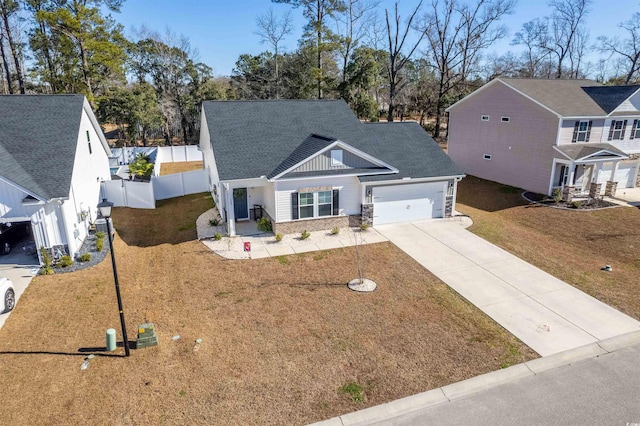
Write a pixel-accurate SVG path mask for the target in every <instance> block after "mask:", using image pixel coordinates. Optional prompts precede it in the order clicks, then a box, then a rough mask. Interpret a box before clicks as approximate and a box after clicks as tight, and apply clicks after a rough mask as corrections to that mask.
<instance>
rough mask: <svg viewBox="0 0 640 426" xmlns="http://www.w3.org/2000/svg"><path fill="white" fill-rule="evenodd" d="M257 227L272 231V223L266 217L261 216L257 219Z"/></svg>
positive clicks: (264, 230)
mask: <svg viewBox="0 0 640 426" xmlns="http://www.w3.org/2000/svg"><path fill="white" fill-rule="evenodd" d="M258 229H259V230H261V231H263V232H271V231H273V224H272V223H271V221H270V220H269V219H267V218H266V217H261V218H260V219H258Z"/></svg>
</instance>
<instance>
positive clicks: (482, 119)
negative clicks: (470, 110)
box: [480, 115, 489, 121]
mask: <svg viewBox="0 0 640 426" xmlns="http://www.w3.org/2000/svg"><path fill="white" fill-rule="evenodd" d="M480 121H489V116H488V115H481V116H480Z"/></svg>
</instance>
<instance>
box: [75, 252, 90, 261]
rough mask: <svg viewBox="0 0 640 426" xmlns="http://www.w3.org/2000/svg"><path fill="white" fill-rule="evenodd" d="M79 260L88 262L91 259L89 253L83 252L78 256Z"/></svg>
mask: <svg viewBox="0 0 640 426" xmlns="http://www.w3.org/2000/svg"><path fill="white" fill-rule="evenodd" d="M78 260H79V261H80V262H88V261H90V260H91V253H83V254H82V255H81V256H80V257H78Z"/></svg>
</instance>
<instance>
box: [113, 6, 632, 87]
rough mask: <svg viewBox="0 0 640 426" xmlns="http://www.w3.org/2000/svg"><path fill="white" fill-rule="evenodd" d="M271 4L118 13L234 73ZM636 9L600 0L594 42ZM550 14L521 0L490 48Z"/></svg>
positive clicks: (218, 70)
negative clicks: (180, 40) (180, 39)
mask: <svg viewBox="0 0 640 426" xmlns="http://www.w3.org/2000/svg"><path fill="white" fill-rule="evenodd" d="M428 2H429V0H426V1H425V3H428ZM393 4H394V2H393V1H392V0H382V1H381V2H380V8H379V10H380V14H381V16H382V14H383V13H384V8H385V7H386V8H389V9H390V11H391V9H392V8H393ZM416 4H417V0H399V8H400V15H401V18H405V17H406V16H408V13H409V12H408V10H409V9H410V8H411V7H414V6H415V5H416ZM614 4H615V6H613V5H614ZM270 7H272V8H273V10H274V12H275V13H276V14H282V13H284V12H285V11H286V10H288V9H289V8H290V6H288V5H285V4H277V3H272V2H271V1H270V0H236V1H229V0H198V1H196V0H180V1H176V0H126V1H125V3H124V5H123V7H122V10H121V13H117V14H113V17H114V18H115V19H116V20H117V21H118V22H120V23H121V24H123V25H124V26H125V33H126V34H127V35H128V36H133V30H134V28H139V27H140V26H141V25H143V24H144V25H145V26H146V27H148V28H150V29H153V30H156V31H159V32H164V31H165V29H166V28H170V29H171V30H172V31H173V32H174V33H176V34H181V35H184V36H186V37H188V38H189V40H190V41H191V46H192V48H195V49H197V50H198V52H199V57H200V58H199V59H200V61H202V62H204V63H206V64H207V65H209V66H211V67H212V68H213V70H214V73H215V74H216V75H229V74H231V71H232V69H233V67H234V64H235V62H236V60H237V59H238V56H239V55H240V54H242V53H250V54H258V53H260V52H262V51H264V50H266V49H267V46H266V45H263V44H261V43H260V38H259V36H257V35H256V34H255V31H256V25H255V21H256V17H257V16H258V15H259V14H262V13H264V12H266V11H267V10H268V9H269V8H270ZM403 11H404V13H403ZM635 12H640V0H608V1H607V0H595V1H594V2H593V6H592V11H591V13H590V14H589V15H588V17H587V21H586V25H587V26H588V28H589V31H590V35H591V41H592V42H594V41H595V39H596V38H597V36H600V35H614V34H619V32H618V31H619V29H618V28H617V24H618V23H620V22H622V21H626V20H627V19H629V18H630V17H631V15H632V14H633V13H635ZM549 13H550V11H549V8H548V6H547V2H546V1H544V0H520V1H519V4H518V6H517V7H516V12H515V14H513V15H510V16H508V17H506V18H505V19H504V20H503V21H502V22H503V23H504V24H505V25H506V26H507V28H508V29H509V34H510V35H509V37H507V39H506V40H503V41H501V42H500V43H497V44H496V45H495V46H494V47H493V49H491V50H493V51H495V52H496V53H502V52H505V51H507V50H509V49H512V50H514V51H515V50H516V49H517V47H512V46H510V45H509V42H510V40H511V39H512V37H513V34H514V33H515V32H516V31H518V30H519V29H520V27H521V26H522V24H523V23H524V22H527V21H529V20H531V19H533V18H536V17H543V16H545V15H548V14H549ZM293 16H294V27H295V28H294V32H293V33H292V34H291V35H290V36H288V37H287V39H285V40H284V42H283V46H284V47H285V49H284V50H285V51H288V50H294V49H295V48H296V46H297V40H298V39H299V38H300V35H301V34H302V27H303V26H304V25H305V19H304V18H303V17H302V12H301V11H300V10H299V9H294V10H293Z"/></svg>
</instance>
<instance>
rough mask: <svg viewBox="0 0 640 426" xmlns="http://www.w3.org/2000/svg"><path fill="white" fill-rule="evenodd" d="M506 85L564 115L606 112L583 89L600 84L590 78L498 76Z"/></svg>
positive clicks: (595, 114) (587, 114) (596, 114)
mask: <svg viewBox="0 0 640 426" xmlns="http://www.w3.org/2000/svg"><path fill="white" fill-rule="evenodd" d="M500 81H502V82H504V83H505V84H507V85H508V86H511V87H513V88H515V89H516V90H519V91H521V92H522V93H524V94H526V95H527V96H529V97H531V98H533V99H535V100H536V101H538V102H540V103H541V104H542V105H544V106H546V107H547V108H549V109H551V110H553V111H555V112H556V113H558V114H560V115H562V116H565V117H574V116H587V117H589V116H602V115H606V114H607V113H606V112H605V111H604V110H603V109H602V107H601V106H600V105H598V103H597V102H596V101H595V100H594V99H593V98H592V97H591V96H589V94H588V93H587V92H586V91H585V90H583V87H590V86H602V85H601V84H600V83H598V82H595V81H592V80H546V79H531V78H500Z"/></svg>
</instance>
